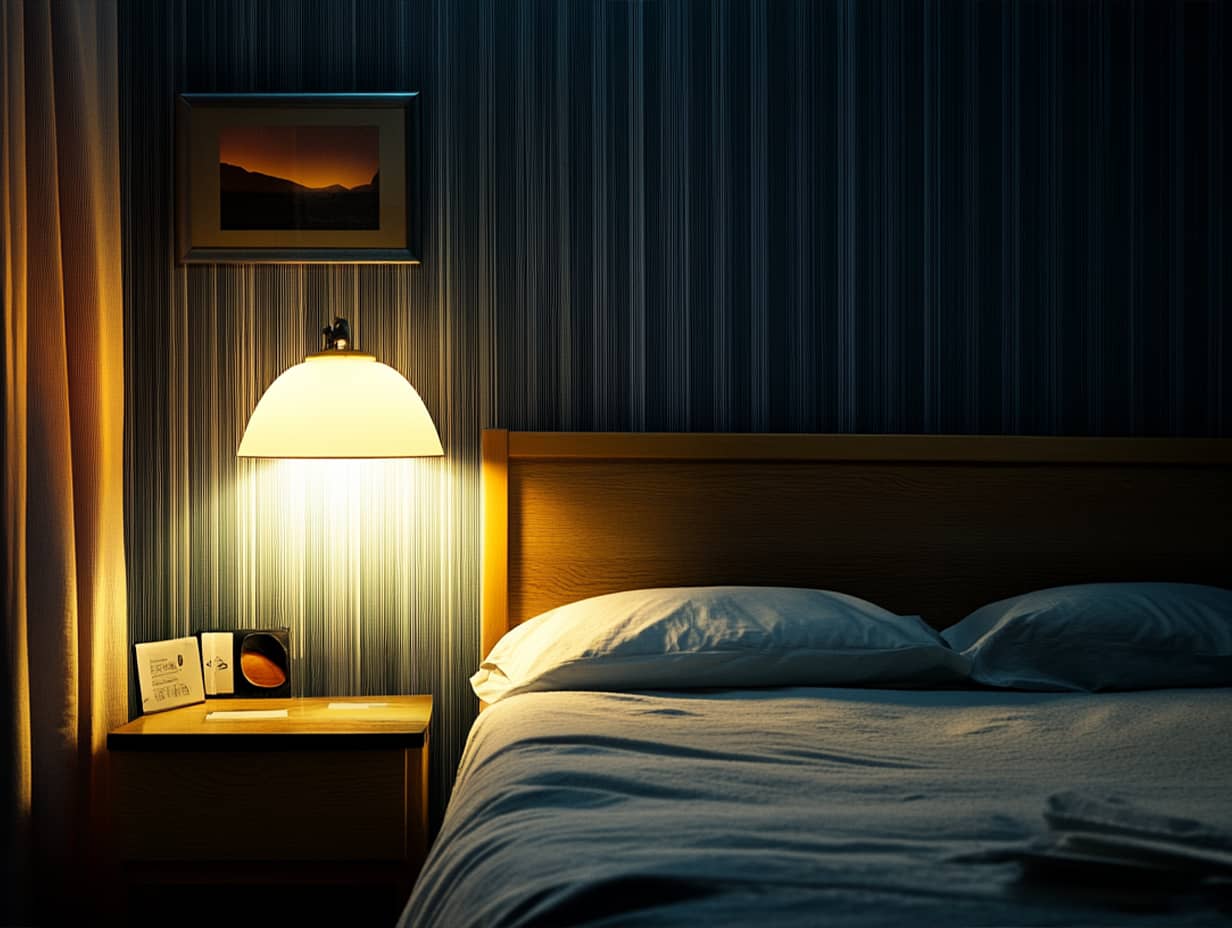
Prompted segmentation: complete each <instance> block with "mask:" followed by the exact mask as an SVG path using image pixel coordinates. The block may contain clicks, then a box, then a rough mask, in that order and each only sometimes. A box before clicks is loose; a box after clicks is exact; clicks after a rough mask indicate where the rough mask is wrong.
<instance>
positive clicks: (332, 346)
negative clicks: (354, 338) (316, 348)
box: [320, 316, 355, 354]
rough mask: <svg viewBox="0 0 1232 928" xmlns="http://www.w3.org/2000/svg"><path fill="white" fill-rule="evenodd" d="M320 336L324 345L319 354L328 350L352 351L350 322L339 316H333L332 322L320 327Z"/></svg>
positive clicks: (353, 347)
mask: <svg viewBox="0 0 1232 928" xmlns="http://www.w3.org/2000/svg"><path fill="white" fill-rule="evenodd" d="M321 337H322V338H323V339H324V342H325V345H324V348H323V350H322V351H321V352H320V353H321V354H325V353H326V352H330V351H353V350H354V349H355V346H354V345H353V344H352V342H351V324H350V323H349V322H347V321H346V320H345V319H343V318H342V317H341V316H334V324H333V325H327V326H326V327H325V328H323V329H321Z"/></svg>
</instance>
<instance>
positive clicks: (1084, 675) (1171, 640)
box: [942, 583, 1232, 692]
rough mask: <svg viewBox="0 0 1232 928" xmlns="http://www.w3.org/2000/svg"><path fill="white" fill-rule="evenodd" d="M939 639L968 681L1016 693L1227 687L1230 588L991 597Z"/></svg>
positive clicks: (1141, 586) (1112, 587)
mask: <svg viewBox="0 0 1232 928" xmlns="http://www.w3.org/2000/svg"><path fill="white" fill-rule="evenodd" d="M942 637H943V638H944V639H945V640H946V641H947V642H949V643H950V646H951V647H953V648H954V650H955V651H961V652H962V653H963V654H964V655H966V657H967V658H969V659H970V661H971V678H972V679H973V680H976V681H978V682H980V683H985V684H987V685H989V686H1003V687H1009V688H1013V689H1020V690H1079V691H1086V692H1099V691H1101V690H1150V689H1162V688H1166V687H1180V686H1232V590H1223V589H1220V588H1218V587H1213V586H1198V585H1197V584H1192V583H1084V584H1079V585H1076V586H1059V587H1054V588H1052V589H1048V590H1036V591H1035V592H1034V593H1026V594H1024V595H1022V596H1013V597H1010V598H1009V599H1003V600H1000V601H999V602H995V603H989V604H988V605H987V606H982V607H981V608H979V609H977V610H976V611H975V612H973V613H971V614H970V615H969V616H967V617H966V618H965V619H963V620H962V621H961V622H959V623H958V624H957V625H952V626H950V627H949V628H947V629H946V630H945V631H944V632H943V633H942Z"/></svg>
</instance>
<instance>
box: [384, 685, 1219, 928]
mask: <svg viewBox="0 0 1232 928" xmlns="http://www.w3.org/2000/svg"><path fill="white" fill-rule="evenodd" d="M1230 787H1232V690H1227V689H1207V690H1160V691H1152V692H1140V693H1106V694H1097V695H1089V694H1072V693H1014V692H1002V691H982V690H980V691H974V690H973V691H906V690H862V689H814V688H797V689H767V690H741V691H722V692H696V693H687V694H686V693H676V694H627V693H579V692H563V693H529V694H525V695H521V696H515V697H512V698H509V699H507V700H504V701H502V702H500V703H497V704H496V705H495V706H493V707H491V708H490V709H488V710H487V711H485V712H484V713H483V714H482V715H481V716H480V718H479V720H478V721H477V722H476V723H475V726H474V728H473V730H472V732H471V736H470V739H469V741H468V744H467V748H466V751H465V753H464V756H463V760H462V763H461V766H460V768H459V774H458V779H457V783H456V785H455V788H454V792H453V795H452V799H451V801H450V805H449V808H448V811H447V814H446V816H445V821H444V824H443V827H442V830H441V833H440V835H439V836H438V838H437V839H436V842H435V843H434V845H433V848H432V851H431V853H430V855H429V859H428V861H427V863H426V865H425V868H424V870H423V872H422V874H421V876H420V878H419V881H418V883H417V885H416V887H415V891H414V893H413V894H412V896H411V899H410V901H409V903H408V905H407V908H406V910H405V912H404V914H403V917H402V921H401V924H402V925H408V926H448V928H464V926H472V925H473V926H481V925H482V926H492V928H496V926H524V925H588V926H616V925H621V926H625V925H628V926H639V925H754V926H795V925H801V926H804V925H808V926H814V925H817V926H872V925H887V926H900V925H901V926H912V925H944V926H947V928H960V926H975V925H1022V926H1028V925H1100V926H1113V925H1115V926H1135V925H1142V926H1154V925H1177V926H1182V925H1227V924H1229V918H1230V917H1232V903H1230V902H1229V896H1228V894H1227V892H1226V889H1227V887H1226V886H1221V885H1218V884H1216V885H1209V884H1199V885H1195V886H1189V887H1185V888H1183V889H1181V890H1178V889H1176V888H1175V887H1171V888H1169V889H1168V890H1167V891H1166V892H1163V891H1155V890H1153V889H1151V888H1149V887H1139V886H1134V885H1124V886H1115V885H1104V886H1087V885H1081V884H1078V885H1072V884H1064V883H1057V882H1054V881H1039V880H1036V879H1031V878H1030V877H1029V876H1024V873H1023V871H1022V869H1021V868H1020V866H1019V865H1018V864H1016V863H1014V862H1011V861H1005V860H1002V861H1001V862H982V861H981V858H982V857H984V858H989V859H992V860H993V861H995V860H996V858H997V854H996V853H995V852H996V851H998V850H1000V849H1008V848H1013V847H1016V846H1019V845H1021V844H1022V842H1024V841H1026V840H1030V839H1031V838H1033V837H1035V836H1037V835H1039V834H1041V833H1043V832H1044V831H1045V830H1046V826H1045V822H1044V819H1043V815H1042V813H1043V810H1044V809H1045V806H1046V800H1047V797H1049V796H1050V795H1052V794H1054V793H1057V792H1059V791H1062V790H1081V791H1085V792H1089V793H1091V794H1093V795H1101V796H1117V797H1122V798H1124V799H1125V800H1126V801H1129V802H1135V803H1140V804H1142V805H1143V806H1146V807H1149V808H1151V809H1153V810H1157V811H1158V812H1159V813H1160V814H1167V815H1178V816H1184V817H1187V818H1192V819H1197V820H1200V821H1203V822H1209V823H1210V824H1211V826H1212V827H1216V828H1224V829H1227V828H1230V827H1232V789H1230ZM990 852H991V853H990Z"/></svg>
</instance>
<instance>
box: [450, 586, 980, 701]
mask: <svg viewBox="0 0 1232 928" xmlns="http://www.w3.org/2000/svg"><path fill="white" fill-rule="evenodd" d="M966 669H967V662H966V660H965V659H964V658H963V657H962V656H960V655H959V654H956V653H955V652H953V651H951V650H950V649H949V647H947V646H946V644H945V642H944V641H943V640H942V639H941V637H940V636H939V635H938V634H937V633H936V632H935V631H933V630H932V629H931V628H929V627H928V626H927V625H925V624H924V623H923V622H922V621H921V620H920V618H919V617H918V616H901V615H895V614H893V613H892V612H887V611H886V610H884V609H882V608H881V607H880V606H875V605H873V604H872V603H869V602H865V601H864V600H862V599H857V598H856V597H854V596H846V595H844V594H842V593H831V592H827V591H825V590H797V589H787V588H782V587H750V586H719V587H681V588H672V589H658V590H631V591H628V592H623V593H610V594H608V595H606V596H596V597H594V598H592V599H584V600H581V601H580V602H575V603H570V604H569V605H567V606H561V607H560V608H558V609H553V610H551V611H550V612H545V613H543V614H542V615H539V616H536V617H535V618H533V619H530V620H528V621H526V622H523V623H522V624H521V625H519V626H518V627H517V628H514V629H512V630H511V631H510V632H509V633H508V634H506V635H505V636H504V637H503V638H501V640H500V641H498V642H497V644H496V647H494V648H493V649H492V653H491V654H489V655H488V657H487V660H485V661H484V662H483V663H482V664H481V665H480V669H479V672H478V673H476V674H475V675H474V676H473V677H471V686H472V687H473V688H474V690H475V694H476V695H477V696H478V697H479V698H480V699H482V700H483V701H484V702H487V703H493V702H496V701H497V700H498V699H503V698H504V697H506V696H512V695H515V694H517V693H526V692H531V691H534V690H642V689H672V690H682V689H692V688H695V687H746V686H849V685H878V686H883V685H884V686H906V685H912V684H930V683H944V682H951V681H958V680H962V679H964V678H965V675H966Z"/></svg>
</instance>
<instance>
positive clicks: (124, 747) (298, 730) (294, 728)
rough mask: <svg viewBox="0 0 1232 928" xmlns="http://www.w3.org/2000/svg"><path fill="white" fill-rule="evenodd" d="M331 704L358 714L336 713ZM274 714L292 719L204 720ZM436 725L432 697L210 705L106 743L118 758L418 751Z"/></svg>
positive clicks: (159, 718)
mask: <svg viewBox="0 0 1232 928" xmlns="http://www.w3.org/2000/svg"><path fill="white" fill-rule="evenodd" d="M331 703H332V704H334V705H335V706H339V707H350V706H353V707H354V708H334V709H331V708H329V706H330V704H331ZM363 706H367V708H361V707H363ZM271 709H286V710H287V717H286V718H277V719H214V720H207V719H206V714H207V713H209V712H219V711H222V712H234V711H249V710H261V711H266V710H271ZM431 720H432V697H431V696H313V697H303V698H297V699H207V700H206V701H205V702H204V703H197V704H196V705H192V706H183V707H181V708H179V709H169V710H168V711H166V712H155V713H151V714H150V715H141V716H138V717H137V718H135V719H133V720H132V721H131V722H129V723H128V724H127V725H121V726H120V727H119V728H117V729H114V730H113V731H112V732H111V733H110V734H109V735H108V736H107V747H108V748H110V749H111V750H113V751H115V750H121V751H180V750H188V751H200V750H228V751H233V750H265V751H269V750H275V751H277V750H307V749H329V750H363V749H375V748H414V747H421V746H422V745H423V744H424V742H425V740H426V735H427V729H428V723H429V722H430V721H431Z"/></svg>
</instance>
